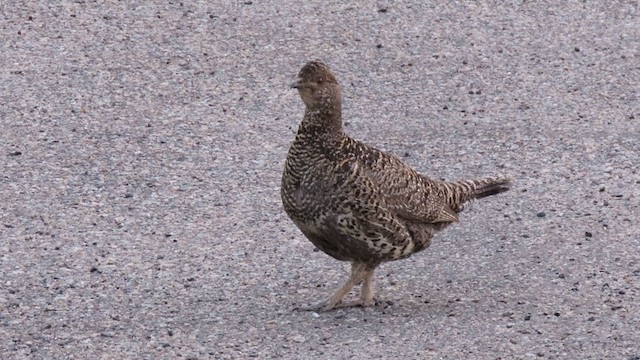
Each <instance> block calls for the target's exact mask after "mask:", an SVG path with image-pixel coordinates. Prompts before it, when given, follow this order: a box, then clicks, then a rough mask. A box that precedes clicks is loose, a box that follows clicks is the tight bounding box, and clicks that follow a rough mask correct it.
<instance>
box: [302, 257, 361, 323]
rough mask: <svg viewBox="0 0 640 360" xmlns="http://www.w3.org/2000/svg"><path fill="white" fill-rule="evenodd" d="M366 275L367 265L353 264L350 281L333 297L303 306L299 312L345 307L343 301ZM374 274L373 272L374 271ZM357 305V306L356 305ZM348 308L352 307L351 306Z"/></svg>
mask: <svg viewBox="0 0 640 360" xmlns="http://www.w3.org/2000/svg"><path fill="white" fill-rule="evenodd" d="M365 274H366V265H364V264H360V263H351V275H350V276H349V280H347V282H346V283H345V284H344V285H342V287H340V288H339V289H338V290H337V291H336V292H335V293H333V295H331V296H330V297H329V298H328V299H325V300H323V301H320V302H319V303H316V304H312V305H308V306H301V307H299V308H298V310H303V311H314V310H330V309H334V308H337V307H343V306H344V305H342V304H341V302H342V299H343V298H344V297H345V295H347V294H348V293H349V291H351V289H352V288H353V287H354V286H355V285H357V284H358V283H359V282H360V281H362V279H363V277H364V276H365ZM372 274H373V271H372ZM354 305H357V304H354ZM346 306H352V305H351V304H349V305H346Z"/></svg>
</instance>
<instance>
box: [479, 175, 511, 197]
mask: <svg viewBox="0 0 640 360" xmlns="http://www.w3.org/2000/svg"><path fill="white" fill-rule="evenodd" d="M480 181H481V184H482V185H480V186H479V187H478V188H476V190H475V192H474V198H476V199H482V198H483V197H487V196H491V195H495V194H500V193H502V192H505V191H507V190H509V189H511V184H512V180H511V179H510V178H508V177H495V178H491V179H484V180H480Z"/></svg>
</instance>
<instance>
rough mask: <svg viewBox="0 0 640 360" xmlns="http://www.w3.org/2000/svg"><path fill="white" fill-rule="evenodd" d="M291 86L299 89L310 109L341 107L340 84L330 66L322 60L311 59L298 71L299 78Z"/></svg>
mask: <svg viewBox="0 0 640 360" xmlns="http://www.w3.org/2000/svg"><path fill="white" fill-rule="evenodd" d="M291 87H292V88H294V89H298V93H299V94H300V97H301V98H302V101H303V102H304V104H305V105H306V107H307V108H309V109H322V108H327V109H332V108H335V107H336V106H337V107H338V108H339V107H340V103H341V94H340V84H338V80H336V77H335V76H334V75H333V73H332V72H331V70H330V69H329V67H328V66H327V65H325V64H323V63H322V62H320V61H310V62H308V63H307V64H306V65H305V66H303V67H302V69H300V72H299V73H298V80H297V81H296V82H294V83H293V84H291Z"/></svg>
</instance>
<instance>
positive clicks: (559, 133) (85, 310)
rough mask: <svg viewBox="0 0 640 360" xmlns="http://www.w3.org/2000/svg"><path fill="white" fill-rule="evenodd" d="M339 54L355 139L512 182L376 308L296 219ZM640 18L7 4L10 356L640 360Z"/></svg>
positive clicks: (365, 5) (463, 8)
mask: <svg viewBox="0 0 640 360" xmlns="http://www.w3.org/2000/svg"><path fill="white" fill-rule="evenodd" d="M311 59H321V60H323V61H325V62H327V63H328V64H329V65H330V66H331V67H332V68H333V70H334V71H335V72H336V74H337V76H338V78H339V80H340V81H341V83H342V85H343V95H344V102H343V103H344V110H343V114H344V117H345V121H346V124H347V125H346V126H347V131H348V132H349V133H350V134H351V135H352V136H353V137H355V138H357V139H360V140H363V141H365V142H367V143H369V144H372V145H375V146H377V147H380V148H384V149H386V150H387V151H389V152H391V153H394V154H396V155H398V156H400V157H402V158H403V159H405V160H406V161H407V162H408V163H409V164H411V165H412V166H414V167H415V168H416V169H418V170H419V171H421V172H424V173H426V174H429V175H431V176H433V177H438V178H446V179H450V180H456V179H460V178H471V177H479V176H483V175H490V174H496V173H501V174H508V175H512V176H513V177H514V178H515V179H516V183H515V186H514V189H513V190H512V191H510V192H508V193H506V194H501V195H499V196H495V197H491V198H487V199H483V200H481V201H478V202H476V203H475V204H473V206H472V207H471V208H470V209H469V210H467V211H465V212H464V213H463V214H462V221H461V222H460V223H459V224H456V225H455V226H453V227H450V228H449V229H448V230H446V231H445V232H443V233H441V234H440V235H439V236H438V238H437V239H435V241H434V243H433V245H432V246H431V247H430V248H429V249H428V250H426V251H425V252H423V253H420V254H418V255H415V256H413V257H411V258H409V259H407V260H403V261H398V262H394V263H388V264H384V265H382V266H381V267H380V268H379V270H378V271H377V275H376V286H377V292H378V295H379V296H380V298H381V299H383V300H384V301H383V302H382V304H380V305H378V306H376V307H374V308H369V309H361V308H354V309H341V310H337V311H332V312H328V313H319V314H316V313H310V312H296V311H292V309H293V308H294V307H295V306H297V305H299V304H304V303H308V302H311V301H314V300H318V299H320V298H322V297H324V296H326V295H328V294H329V293H330V292H331V291H333V290H334V289H335V288H336V287H337V286H338V285H339V284H340V283H342V282H343V281H344V280H345V278H346V275H347V269H348V265H347V264H344V263H340V262H337V261H335V260H333V259H331V258H329V257H328V256H326V255H325V254H323V253H322V252H314V251H313V246H312V245H311V243H310V242H309V241H307V240H306V239H305V238H304V237H303V236H302V235H301V233H300V232H299V231H298V230H297V229H296V228H295V226H294V225H293V224H292V223H291V222H290V221H289V219H288V218H287V217H286V215H285V214H284V211H283V210H282V207H281V204H280V195H279V187H280V176H281V171H282V167H283V162H284V159H285V157H286V152H287V149H288V146H289V144H290V143H291V141H292V140H293V137H294V135H295V130H296V128H297V125H298V122H299V121H300V119H301V118H302V113H303V110H304V108H303V104H302V102H301V101H300V99H299V98H298V95H297V93H296V92H295V91H293V90H291V89H289V87H288V85H289V84H290V83H291V82H292V81H293V79H294V78H295V75H296V74H297V72H298V70H299V68H300V67H301V66H302V65H303V64H304V63H305V62H306V61H308V60H311ZM639 96H640V9H639V5H638V2H637V1H613V2H605V1H566V2H564V1H563V2H552V1H549V2H539V1H505V2H463V1H457V2H453V1H450V2H449V1H448V2H445V1H435V2H427V1H417V0H416V1H391V0H389V1H382V2H378V3H375V2H369V1H352V2H350V1H345V2H343V1H319V0H318V1H301V2H298V1H290V0H287V1H277V2H276V1H258V0H254V1H213V2H207V3H204V2H202V3H200V2H199V3H194V2H188V1H183V2H181V1H149V2H138V1H107V2H91V1H61V2H44V1H41V2H35V1H25V2H19V3H10V2H5V3H3V4H2V5H0V126H1V128H0V358H2V359H176V358H183V359H214V358H215V359H244V358H260V359H263V358H287V359H306V358H318V359H352V358H353V359H374V358H378V359H399V358H402V359H529V358H532V359H536V358H540V359H625V360H632V359H636V360H637V359H640V345H639V344H640V215H639V214H640V172H639V171H638V168H639V165H640V143H639V138H640V99H639Z"/></svg>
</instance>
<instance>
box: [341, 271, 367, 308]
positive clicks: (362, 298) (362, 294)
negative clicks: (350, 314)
mask: <svg viewBox="0 0 640 360" xmlns="http://www.w3.org/2000/svg"><path fill="white" fill-rule="evenodd" d="M374 271H375V268H373V269H365V270H364V271H363V274H362V287H361V289H360V298H359V299H358V300H353V301H350V302H348V303H345V302H342V303H340V304H339V305H338V306H339V307H349V306H362V307H367V306H373V305H375V303H376V302H375V299H374V297H373V293H374V291H373V273H374Z"/></svg>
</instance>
